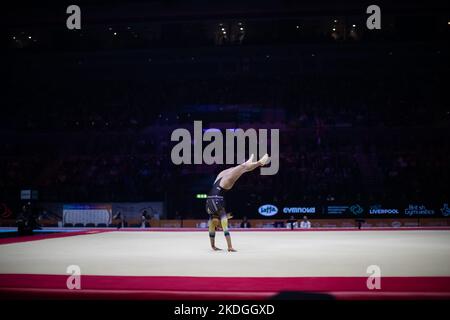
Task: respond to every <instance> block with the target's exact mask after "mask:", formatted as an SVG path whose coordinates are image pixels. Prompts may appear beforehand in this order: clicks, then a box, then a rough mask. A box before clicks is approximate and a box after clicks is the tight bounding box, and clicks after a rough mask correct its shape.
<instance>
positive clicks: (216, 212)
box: [206, 196, 226, 217]
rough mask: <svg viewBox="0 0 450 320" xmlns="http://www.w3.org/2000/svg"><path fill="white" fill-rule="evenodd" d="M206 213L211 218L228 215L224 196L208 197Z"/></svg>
mask: <svg viewBox="0 0 450 320" xmlns="http://www.w3.org/2000/svg"><path fill="white" fill-rule="evenodd" d="M206 212H207V213H208V214H209V215H210V216H219V217H220V216H221V215H222V214H224V213H226V210H225V199H224V198H223V197H222V196H208V198H206Z"/></svg>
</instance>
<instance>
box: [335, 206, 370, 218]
mask: <svg viewBox="0 0 450 320" xmlns="http://www.w3.org/2000/svg"><path fill="white" fill-rule="evenodd" d="M347 211H350V212H351V213H352V214H354V215H355V216H356V215H360V214H361V213H363V212H364V209H363V207H361V206H360V205H359V204H354V205H351V206H328V207H327V212H328V214H335V215H338V214H344V213H346V212H347Z"/></svg>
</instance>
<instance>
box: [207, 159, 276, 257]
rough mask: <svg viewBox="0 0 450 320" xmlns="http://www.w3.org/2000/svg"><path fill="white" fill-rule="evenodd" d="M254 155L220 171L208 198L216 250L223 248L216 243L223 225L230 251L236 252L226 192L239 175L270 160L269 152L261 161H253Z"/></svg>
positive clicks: (214, 248) (211, 230)
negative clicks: (229, 224) (233, 244)
mask: <svg viewBox="0 0 450 320" xmlns="http://www.w3.org/2000/svg"><path fill="white" fill-rule="evenodd" d="M253 157H254V155H253V154H252V155H251V156H250V159H248V160H247V161H246V162H244V163H242V164H240V165H238V166H235V167H232V168H229V169H226V170H223V171H221V172H220V173H219V175H218V176H217V178H216V180H215V181H214V185H213V187H212V189H211V191H210V192H209V194H208V197H207V199H206V212H207V213H208V215H209V221H208V230H209V240H210V243H211V248H212V249H213V250H215V251H217V250H221V249H219V248H217V247H216V245H215V237H216V228H217V227H219V225H220V224H221V225H222V230H223V233H224V235H225V238H226V240H227V246H228V251H229V252H235V251H236V250H235V249H233V246H232V244H231V237H230V232H229V231H228V219H231V218H232V216H231V214H227V212H226V210H225V193H226V192H227V191H228V190H230V189H231V188H232V187H233V185H234V184H235V182H236V181H237V180H238V179H239V177H240V176H241V175H242V174H244V173H245V172H249V171H252V170H255V169H256V168H258V167H260V166H264V165H265V164H267V162H268V161H269V156H268V154H265V155H264V156H263V157H262V158H261V159H260V160H259V161H256V162H253Z"/></svg>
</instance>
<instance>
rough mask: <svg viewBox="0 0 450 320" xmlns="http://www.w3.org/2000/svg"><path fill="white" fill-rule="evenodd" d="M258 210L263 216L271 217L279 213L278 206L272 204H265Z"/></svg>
mask: <svg viewBox="0 0 450 320" xmlns="http://www.w3.org/2000/svg"><path fill="white" fill-rule="evenodd" d="M258 212H259V214H260V215H262V216H266V217H270V216H274V215H276V214H277V213H278V208H277V207H276V206H274V205H272V204H265V205H263V206H261V207H259V208H258Z"/></svg>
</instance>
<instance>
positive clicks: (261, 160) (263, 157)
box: [258, 153, 269, 166]
mask: <svg viewBox="0 0 450 320" xmlns="http://www.w3.org/2000/svg"><path fill="white" fill-rule="evenodd" d="M268 161H269V155H268V154H267V153H266V154H265V155H263V156H262V158H261V159H259V160H258V163H259V164H260V165H261V166H264V165H266V164H267V162H268Z"/></svg>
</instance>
